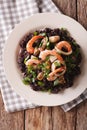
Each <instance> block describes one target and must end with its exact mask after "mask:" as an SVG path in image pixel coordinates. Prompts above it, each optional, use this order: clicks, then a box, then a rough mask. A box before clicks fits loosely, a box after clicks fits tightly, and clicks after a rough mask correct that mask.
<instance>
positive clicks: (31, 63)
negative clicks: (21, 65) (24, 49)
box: [25, 59, 41, 65]
mask: <svg viewBox="0 0 87 130" xmlns="http://www.w3.org/2000/svg"><path fill="white" fill-rule="evenodd" d="M40 62H41V61H40V60H38V59H29V60H27V61H26V63H25V64H26V65H33V64H39V63H40Z"/></svg>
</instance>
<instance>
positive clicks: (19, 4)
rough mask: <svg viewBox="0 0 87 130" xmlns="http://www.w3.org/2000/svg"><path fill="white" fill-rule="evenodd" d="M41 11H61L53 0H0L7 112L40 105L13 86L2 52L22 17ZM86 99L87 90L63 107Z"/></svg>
mask: <svg viewBox="0 0 87 130" xmlns="http://www.w3.org/2000/svg"><path fill="white" fill-rule="evenodd" d="M39 12H57V13H61V12H60V10H59V9H58V8H57V7H56V5H55V4H54V3H53V2H52V1H51V0H26V1H25V0H21V1H18V0H15V1H12V0H9V1H8V0H4V1H3V0H1V1H0V88H1V93H2V98H3V101H4V105H5V109H6V111H7V112H15V111H20V110H24V109H28V108H35V107H38V105H36V104H33V103H31V101H26V100H25V99H24V98H22V97H20V96H19V95H18V94H16V92H14V90H13V89H12V88H11V86H10V85H9V83H8V81H7V80H6V77H5V74H4V71H3V66H2V53H3V47H4V44H5V40H6V38H7V36H8V34H9V33H10V31H11V30H12V29H13V28H14V27H15V25H16V24H17V23H19V22H20V21H21V20H22V19H24V18H27V17H28V16H30V15H32V14H35V13H39ZM85 99H87V90H85V91H84V92H83V93H82V94H81V95H80V96H79V97H77V98H76V99H75V100H73V101H71V102H69V103H67V104H64V105H62V106H61V107H62V108H63V110H64V111H68V110H70V109H71V108H73V107H75V106H76V105H77V104H79V103H80V102H82V101H83V100H85Z"/></svg>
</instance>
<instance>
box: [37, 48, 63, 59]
mask: <svg viewBox="0 0 87 130" xmlns="http://www.w3.org/2000/svg"><path fill="white" fill-rule="evenodd" d="M48 55H53V56H56V57H57V59H58V60H60V61H63V58H62V57H61V55H59V54H58V53H56V51H55V50H44V51H42V52H41V53H40V55H39V58H41V59H42V60H45V59H46V57H47V56H48Z"/></svg>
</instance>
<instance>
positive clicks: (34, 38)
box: [26, 35, 43, 54]
mask: <svg viewBox="0 0 87 130" xmlns="http://www.w3.org/2000/svg"><path fill="white" fill-rule="evenodd" d="M41 38H43V36H40V35H38V36H33V37H32V38H31V39H30V40H29V41H28V43H27V45H26V50H27V52H29V53H30V54H33V53H34V47H33V44H34V42H35V41H36V40H37V39H41Z"/></svg>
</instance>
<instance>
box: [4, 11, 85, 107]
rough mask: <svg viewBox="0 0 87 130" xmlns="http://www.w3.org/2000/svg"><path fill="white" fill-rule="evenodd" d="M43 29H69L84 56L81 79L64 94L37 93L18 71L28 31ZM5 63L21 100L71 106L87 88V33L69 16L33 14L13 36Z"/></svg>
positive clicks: (11, 35) (8, 77)
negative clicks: (19, 52)
mask: <svg viewBox="0 0 87 130" xmlns="http://www.w3.org/2000/svg"><path fill="white" fill-rule="evenodd" d="M43 27H44V28H45V27H51V28H59V27H60V28H61V27H64V28H67V29H68V30H69V32H70V33H71V35H72V37H73V38H74V39H75V40H76V41H77V43H78V44H79V45H80V46H81V48H82V51H83V53H84V54H83V55H84V59H83V65H82V73H81V75H80V76H78V78H77V79H76V80H75V82H74V85H73V86H72V87H71V88H68V89H65V91H64V92H62V93H59V94H49V93H45V92H44V93H43V92H36V91H33V90H32V89H31V88H30V87H29V86H25V85H24V84H23V83H22V77H21V75H20V72H19V70H18V68H17V61H16V54H17V47H18V44H19V41H20V39H21V38H22V37H23V36H24V35H25V34H26V33H27V32H29V31H30V32H31V30H35V29H40V28H43ZM3 64H4V68H5V73H6V77H7V79H8V81H9V83H10V85H11V86H12V88H13V89H14V90H15V91H16V93H18V94H19V95H20V96H21V97H24V98H25V99H27V100H28V101H31V102H32V103H35V104H38V105H43V106H56V105H61V104H64V103H67V102H69V101H71V100H73V99H75V98H76V97H77V96H79V95H80V94H81V93H82V92H83V91H84V90H85V88H87V69H86V68H87V32H86V30H85V29H84V28H83V27H82V26H81V25H80V24H79V23H78V22H76V21H75V20H74V19H72V18H70V17H68V16H65V15H60V14H57V13H42V14H36V15H33V16H31V17H29V18H28V19H25V20H23V21H22V22H21V23H20V24H18V25H17V26H16V27H15V28H14V29H13V31H12V32H11V34H10V35H9V37H8V40H7V42H6V45H5V49H4V55H3Z"/></svg>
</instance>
